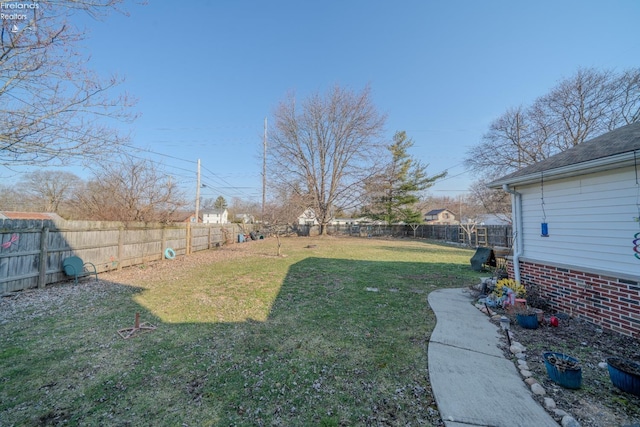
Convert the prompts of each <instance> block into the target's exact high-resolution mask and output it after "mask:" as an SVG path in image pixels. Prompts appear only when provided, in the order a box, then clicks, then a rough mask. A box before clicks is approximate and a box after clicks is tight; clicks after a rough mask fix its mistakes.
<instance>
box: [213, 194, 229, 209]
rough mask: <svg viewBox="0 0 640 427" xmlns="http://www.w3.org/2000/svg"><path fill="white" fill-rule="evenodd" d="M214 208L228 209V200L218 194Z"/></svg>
mask: <svg viewBox="0 0 640 427" xmlns="http://www.w3.org/2000/svg"><path fill="white" fill-rule="evenodd" d="M213 208H214V209H227V201H226V200H225V199H224V197H222V196H218V198H217V199H216V201H215V202H213Z"/></svg>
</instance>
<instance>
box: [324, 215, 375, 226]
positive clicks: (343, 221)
mask: <svg viewBox="0 0 640 427" xmlns="http://www.w3.org/2000/svg"><path fill="white" fill-rule="evenodd" d="M363 222H371V220H370V219H369V218H365V217H360V218H334V219H332V220H331V221H329V224H330V225H358V224H361V223H363Z"/></svg>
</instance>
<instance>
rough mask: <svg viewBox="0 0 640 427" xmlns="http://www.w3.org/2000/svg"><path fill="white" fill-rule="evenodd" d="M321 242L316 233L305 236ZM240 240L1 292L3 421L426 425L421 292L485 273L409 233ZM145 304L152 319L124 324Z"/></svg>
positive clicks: (463, 255)
mask: <svg viewBox="0 0 640 427" xmlns="http://www.w3.org/2000/svg"><path fill="white" fill-rule="evenodd" d="M309 246H311V247H309ZM282 252H283V254H284V255H286V257H276V256H275V253H276V243H275V240H274V239H267V240H262V241H255V242H249V243H245V244H242V245H231V246H230V247H227V248H223V249H221V250H218V251H211V252H209V253H198V254H194V255H192V256H190V257H188V258H186V259H184V258H183V259H179V258H178V259H176V260H173V261H164V262H162V263H159V264H154V265H149V266H142V267H132V268H130V269H125V270H123V271H122V272H120V273H113V274H103V275H101V282H100V283H98V284H96V283H95V282H90V281H86V282H84V283H82V284H81V285H79V286H73V285H72V284H64V285H56V286H52V287H50V288H49V287H48V288H47V289H45V290H33V291H28V292H24V293H22V295H18V296H17V297H13V298H3V299H2V301H1V302H0V304H1V305H0V310H1V311H0V337H1V346H0V425H38V424H42V425H57V424H67V425H145V426H146V425H166V426H174V425H178V426H180V425H187V426H204V425H212V426H218V425H220V426H229V425H247V426H250V425H251V426H252V425H282V426H307V425H321V426H339V425H345V426H346V425H348V426H351V425H402V426H404V425H408V424H411V425H429V424H431V422H432V421H433V420H434V419H437V417H438V415H437V412H434V409H435V408H436V407H435V403H434V402H433V398H432V396H431V391H430V387H429V382H428V370H427V368H428V367H427V344H428V339H429V335H430V333H431V331H432V329H433V327H434V325H435V318H434V316H433V313H432V312H431V310H430V309H429V307H428V304H427V295H428V293H429V292H431V291H432V290H435V289H437V288H442V287H463V286H467V285H469V284H471V283H475V282H476V281H477V273H474V272H473V271H472V270H471V269H470V267H469V265H470V264H469V259H470V257H471V256H472V255H473V252H472V251H470V250H464V249H459V248H454V247H448V246H444V245H434V244H429V243H426V242H423V241H412V240H376V239H360V238H316V239H309V238H290V239H284V240H283V248H282ZM136 312H139V313H140V316H141V319H142V321H144V322H148V323H150V324H153V325H154V326H156V329H155V330H153V331H149V332H145V333H140V334H138V335H136V336H134V337H132V338H130V339H123V338H121V337H120V335H118V333H117V331H118V330H119V329H121V328H126V327H130V326H133V318H134V314H135V313H136Z"/></svg>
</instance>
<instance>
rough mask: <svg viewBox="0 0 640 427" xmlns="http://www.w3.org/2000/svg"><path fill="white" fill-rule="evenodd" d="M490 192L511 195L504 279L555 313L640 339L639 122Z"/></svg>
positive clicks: (509, 179) (543, 163)
mask: <svg viewBox="0 0 640 427" xmlns="http://www.w3.org/2000/svg"><path fill="white" fill-rule="evenodd" d="M489 187H491V188H503V189H505V190H506V191H508V192H510V193H511V198H512V206H513V212H512V218H513V222H514V239H515V248H514V255H513V257H512V259H511V260H510V262H509V274H510V276H511V277H514V278H515V279H516V280H518V281H520V282H521V283H522V284H524V285H525V286H527V285H530V284H536V285H539V286H540V290H541V293H542V296H543V297H545V298H546V299H548V300H549V302H550V304H551V305H552V306H553V307H554V308H556V309H558V310H561V311H564V312H566V313H569V314H571V315H573V316H579V317H583V318H586V319H588V320H590V321H592V322H594V323H596V324H598V325H601V326H602V327H605V328H608V329H611V330H615V331H618V332H620V333H623V334H626V335H631V336H634V337H640V219H639V217H640V122H638V123H634V124H631V125H627V126H624V127H621V128H618V129H616V130H614V131H611V132H609V133H606V134H604V135H601V136H599V137H597V138H593V139H591V140H589V141H585V142H583V143H582V144H580V145H577V146H575V147H573V148H571V149H569V150H567V151H564V152H562V153H559V154H556V155H554V156H551V157H549V158H547V159H545V160H543V161H541V162H538V163H536V164H533V165H531V166H528V167H526V168H523V169H521V170H519V171H517V172H514V173H512V174H510V175H507V176H504V177H502V178H500V179H498V180H496V181H493V182H491V183H490V184H489Z"/></svg>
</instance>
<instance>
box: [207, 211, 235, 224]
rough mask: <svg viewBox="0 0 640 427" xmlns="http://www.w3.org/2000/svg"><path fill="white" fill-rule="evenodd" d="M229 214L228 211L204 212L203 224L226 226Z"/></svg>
mask: <svg viewBox="0 0 640 427" xmlns="http://www.w3.org/2000/svg"><path fill="white" fill-rule="evenodd" d="M228 216H229V212H228V211H227V210H226V209H212V210H209V211H203V212H202V222H203V223H204V224H226V223H227V222H228Z"/></svg>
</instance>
